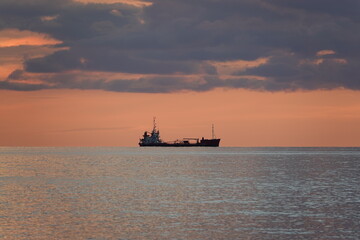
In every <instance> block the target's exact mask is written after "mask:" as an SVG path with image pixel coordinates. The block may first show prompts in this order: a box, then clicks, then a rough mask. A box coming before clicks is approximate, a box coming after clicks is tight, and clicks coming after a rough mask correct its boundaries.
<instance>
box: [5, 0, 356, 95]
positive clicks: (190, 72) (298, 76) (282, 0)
mask: <svg viewBox="0 0 360 240" xmlns="http://www.w3.org/2000/svg"><path fill="white" fill-rule="evenodd" d="M86 2H88V3H86V4H85V3H81V2H77V1H71V0H55V1H45V0H35V1H31V2H30V1H25V0H19V1H16V2H14V1H10V0H3V1H1V2H0V29H1V28H2V29H8V28H16V29H19V30H22V31H31V32H37V33H39V34H44V35H48V36H50V37H51V38H52V39H55V40H56V41H59V42H61V44H58V47H66V49H62V50H60V49H59V50H58V51H56V52H54V53H50V54H48V55H46V56H36V57H30V58H26V59H25V60H24V62H23V66H24V68H23V69H22V70H23V72H21V74H20V72H19V71H15V70H16V69H14V71H15V72H14V73H12V74H11V75H10V76H9V77H8V78H7V79H6V80H5V81H3V82H2V85H1V86H0V87H1V88H8V89H15V90H22V88H24V89H25V90H28V89H34V90H36V89H41V88H46V89H47V88H79V89H102V90H108V91H120V92H174V91H184V90H185V91H186V90H191V91H206V90H210V89H213V88H221V87H222V88H247V89H253V90H259V91H295V90H299V89H305V90H315V89H334V88H349V89H356V90H357V89H359V86H358V85H359V79H358V76H360V74H359V73H360V70H358V67H357V66H358V64H359V62H360V46H359V44H358V43H359V41H360V32H359V31H358V29H359V28H360V17H359V16H360V7H359V2H358V1H357V0H344V1H342V2H341V3H339V1H335V0H326V1H325V0H315V1H311V3H310V2H307V1H300V0H293V1H287V0H197V1H193V0H167V1H163V0H161V1H160V0H153V1H152V2H150V1H143V2H142V1H136V2H137V4H135V5H132V4H127V3H129V2H128V1H120V2H116V1H110V2H106V1H105V2H104V1H91V2H89V1H86ZM147 3H149V4H147ZM0 51H1V49H0ZM0 62H1V59H0ZM93 72H102V73H103V74H97V75H96V76H94V77H89V74H90V73H93ZM87 73H89V74H87ZM108 73H109V74H116V73H122V74H124V73H126V74H133V75H140V76H137V77H136V78H135V79H128V78H126V77H123V78H117V79H114V78H111V79H109V78H108ZM14 76H16V77H17V79H14ZM20 78H23V79H22V80H21V82H19V81H20V80H19V79H20ZM65 78H66V79H65ZM15 80H16V81H15ZM35 80H37V81H35ZM34 83H37V84H34ZM13 84H14V85H13ZM26 84H28V85H29V86H27V85H26ZM33 85H34V86H33ZM35 85H36V86H35Z"/></svg>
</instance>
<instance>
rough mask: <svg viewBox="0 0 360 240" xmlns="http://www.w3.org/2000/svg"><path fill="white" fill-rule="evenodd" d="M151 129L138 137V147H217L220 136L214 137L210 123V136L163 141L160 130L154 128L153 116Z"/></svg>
mask: <svg viewBox="0 0 360 240" xmlns="http://www.w3.org/2000/svg"><path fill="white" fill-rule="evenodd" d="M153 124H154V125H153V129H152V131H151V132H148V131H145V132H144V134H143V136H142V138H140V141H139V146H140V147H218V146H219V144H220V138H216V137H215V134H214V125H212V138H211V139H205V138H204V137H202V138H201V139H200V138H183V139H181V140H175V141H172V142H165V141H163V140H161V139H160V131H159V130H158V129H157V128H156V122H155V118H154V123H153Z"/></svg>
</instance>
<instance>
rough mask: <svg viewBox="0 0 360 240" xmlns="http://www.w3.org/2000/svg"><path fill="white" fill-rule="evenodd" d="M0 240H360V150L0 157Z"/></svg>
mask: <svg viewBox="0 0 360 240" xmlns="http://www.w3.org/2000/svg"><path fill="white" fill-rule="evenodd" d="M0 164H1V169H0V188H1V195H0V225H1V232H0V238H4V239H289V240H290V239H359V238H360V231H359V229H360V188H359V184H358V183H359V180H360V149H359V148H197V149H190V150H189V149H186V148H185V149H184V148H176V149H169V148H167V149H162V148H0Z"/></svg>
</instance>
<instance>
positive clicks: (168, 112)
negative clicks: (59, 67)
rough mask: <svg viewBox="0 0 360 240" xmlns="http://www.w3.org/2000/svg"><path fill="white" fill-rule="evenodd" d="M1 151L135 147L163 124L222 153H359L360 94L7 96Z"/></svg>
mask: <svg viewBox="0 0 360 240" xmlns="http://www.w3.org/2000/svg"><path fill="white" fill-rule="evenodd" d="M0 114H1V119H0V145H2V146H136V145H137V142H138V138H139V137H140V136H141V134H142V133H143V131H144V130H148V129H151V127H152V117H153V116H156V117H157V119H158V121H157V122H158V126H159V128H160V133H161V136H162V138H163V139H164V140H175V139H176V138H181V137H201V136H205V137H210V135H211V124H212V123H215V127H216V135H217V137H220V138H222V142H221V146H360V126H359V124H358V123H359V120H360V94H359V93H358V92H355V91H347V90H337V91H312V92H295V93H283V92H279V93H264V92H252V91H246V90H222V89H218V90H214V91H211V92H205V93H195V92H188V93H172V94H140V93H139V94H136V93H115V92H105V91H79V90H45V91H36V92H15V91H6V90H3V91H1V94H0Z"/></svg>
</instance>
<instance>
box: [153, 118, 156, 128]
mask: <svg viewBox="0 0 360 240" xmlns="http://www.w3.org/2000/svg"><path fill="white" fill-rule="evenodd" d="M153 124H154V130H156V117H154V119H153Z"/></svg>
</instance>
